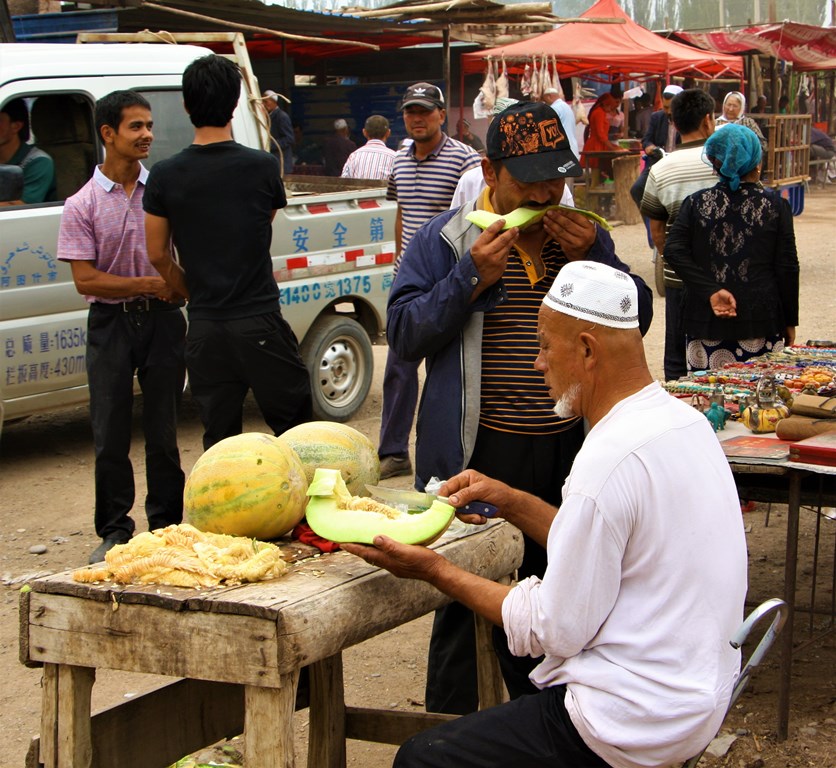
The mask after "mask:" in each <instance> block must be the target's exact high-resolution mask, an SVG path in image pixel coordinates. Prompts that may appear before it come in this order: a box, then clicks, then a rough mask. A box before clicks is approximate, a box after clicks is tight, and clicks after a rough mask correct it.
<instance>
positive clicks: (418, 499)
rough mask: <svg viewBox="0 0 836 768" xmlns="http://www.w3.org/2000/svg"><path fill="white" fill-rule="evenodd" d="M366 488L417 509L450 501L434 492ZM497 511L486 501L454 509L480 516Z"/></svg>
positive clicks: (490, 514) (494, 514) (383, 498)
mask: <svg viewBox="0 0 836 768" xmlns="http://www.w3.org/2000/svg"><path fill="white" fill-rule="evenodd" d="M366 490H367V491H368V492H369V493H371V494H372V495H373V496H377V498H379V499H381V500H383V501H390V502H393V503H395V504H405V505H406V506H407V507H417V508H418V509H429V507H431V506H432V503H433V502H434V501H435V500H436V499H438V500H439V501H442V502H444V503H445V504H449V503H450V502H449V501H448V500H447V497H446V496H436V495H435V494H434V493H422V492H421V491H401V490H398V489H397V488H386V487H385V486H383V485H367V486H366ZM451 506H452V505H451ZM498 511H499V510H498V509H497V508H496V507H495V506H494V505H493V504H488V502H487V501H471V502H470V504H466V505H465V506H463V507H459V508H458V509H457V510H456V512H458V513H459V514H467V515H482V517H495V516H496V513H497V512H498Z"/></svg>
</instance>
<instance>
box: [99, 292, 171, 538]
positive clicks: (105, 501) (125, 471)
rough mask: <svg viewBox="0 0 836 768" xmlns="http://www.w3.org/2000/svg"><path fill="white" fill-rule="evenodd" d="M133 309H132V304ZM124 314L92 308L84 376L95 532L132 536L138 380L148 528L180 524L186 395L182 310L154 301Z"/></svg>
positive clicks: (118, 306)
mask: <svg viewBox="0 0 836 768" xmlns="http://www.w3.org/2000/svg"><path fill="white" fill-rule="evenodd" d="M128 306H130V305H128ZM137 306H138V305H137V304H136V303H134V306H133V308H131V309H130V310H128V311H125V308H124V306H123V305H122V304H115V305H107V304H100V303H94V304H91V305H90V312H89V314H88V318H87V378H88V384H89V387H90V419H91V422H92V427H93V441H94V444H95V455H96V466H95V482H96V506H95V523H96V533H97V534H98V535H99V536H100V537H101V538H105V537H107V536H120V535H121V536H124V538H125V539H128V538H130V536H131V534H132V533H133V531H134V528H135V525H134V521H133V520H132V519H131V518H130V517H129V514H128V513H129V512H130V511H131V508H132V507H133V504H134V495H135V486H134V473H133V467H132V466H131V460H130V456H129V454H130V448H131V421H132V417H133V386H134V374H136V376H137V380H138V381H139V386H140V389H141V390H142V395H143V403H142V429H143V433H144V436H145V474H146V480H147V485H148V495H147V496H146V497H145V513H146V516H147V518H148V527H149V528H150V529H152V530H153V529H154V528H162V527H165V526H166V525H173V524H176V523H179V522H181V521H182V519H183V484H184V475H183V470H182V469H181V468H180V453H179V451H178V449H177V410H178V407H179V404H180V398H181V396H182V393H183V385H184V380H185V365H184V362H183V347H184V340H185V336H186V320H185V318H184V317H183V314H182V313H181V312H180V310H179V309H178V308H177V307H173V306H168V305H163V304H162V302H154V303H153V308H150V309H149V308H148V305H143V308H142V309H137V308H136V307H137Z"/></svg>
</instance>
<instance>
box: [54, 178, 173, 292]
mask: <svg viewBox="0 0 836 768" xmlns="http://www.w3.org/2000/svg"><path fill="white" fill-rule="evenodd" d="M147 179H148V171H147V169H146V168H145V167H144V166H142V167H141V170H140V172H139V179H138V180H137V183H136V186H135V187H134V191H133V194H132V195H131V197H128V196H127V195H126V194H125V188H124V187H123V186H122V185H121V184H117V183H116V182H114V181H111V180H110V179H109V178H107V176H105V175H104V174H103V173H102V171H101V169H100V168H98V167H97V168H96V170H95V171H93V178H92V179H90V181H88V182H87V183H86V184H85V185H84V186H83V187H82V188H81V189H80V190H79V191H78V192H76V193H75V194H74V195H73V196H72V197H68V198H67V200H66V202H65V203H64V213H63V214H62V216H61V229H60V232H59V234H58V259H59V260H60V261H92V262H93V263H94V266H95V268H96V269H98V270H99V271H100V272H107V273H108V274H111V275H119V276H120V277H148V276H156V275H157V274H158V273H157V270H155V269H154V267H152V266H151V262H149V261H148V252H147V249H146V247H145V214H144V212H143V210H142V195H143V193H144V192H145V182H146V180H147ZM84 298H86V299H87V301H88V302H91V303H92V302H94V301H97V302H102V303H104V304H118V303H120V302H122V301H129V300H131V299H135V298H141V297H138V296H123V297H120V298H101V297H98V296H85V297H84Z"/></svg>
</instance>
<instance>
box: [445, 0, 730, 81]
mask: <svg viewBox="0 0 836 768" xmlns="http://www.w3.org/2000/svg"><path fill="white" fill-rule="evenodd" d="M581 17H583V18H604V19H606V18H622V19H624V20H625V21H624V23H623V24H571V23H570V24H562V25H560V26H559V27H557V28H555V29H553V30H552V31H551V32H546V33H545V34H542V35H538V36H537V37H533V38H530V39H529V40H523V41H521V42H519V43H513V44H511V45H505V46H500V47H499V48H491V49H489V50H484V51H477V52H476V53H466V54H464V55H463V56H462V67H463V70H464V72H465V73H466V74H467V73H473V72H480V71H482V70H484V68H485V59H487V58H488V57H489V56H490V57H492V58H494V59H500V58H502V57H503V56H504V57H505V61H506V63H507V65H508V69H509V71H510V72H514V73H517V74H518V73H520V72H522V71H523V69H524V67H525V63H526V62H527V61H530V60H531V58H532V57H533V56H541V55H542V54H547V55H549V56H552V55H554V56H556V57H557V70H558V72H559V73H560V76H561V77H577V76H581V75H591V74H598V75H601V76H609V77H610V78H611V77H613V76H616V75H617V76H620V77H621V78H628V77H630V78H632V79H636V78H640V77H649V76H654V75H659V76H665V77H670V76H671V75H686V74H687V75H693V76H694V77H699V78H706V79H711V78H715V77H720V76H725V77H737V78H742V77H743V60H742V58H741V57H740V56H734V55H729V54H724V53H709V52H706V51H702V50H700V49H699V48H692V47H691V46H689V45H683V44H681V43H676V42H674V41H673V40H667V39H665V38H661V37H659V36H658V35H655V34H654V33H653V32H651V31H650V30H649V29H645V28H644V27H642V26H641V25H639V24H636V22H634V21H633V20H632V19H631V18H630V17H629V16H628V15H627V14H626V13H625V12H624V11H623V10H622V9H621V6H619V5H618V3H617V2H616V0H598V2H597V3H595V5H593V6H592V7H591V8H589V9H588V10H587V11H585V12H584V13H582V14H581Z"/></svg>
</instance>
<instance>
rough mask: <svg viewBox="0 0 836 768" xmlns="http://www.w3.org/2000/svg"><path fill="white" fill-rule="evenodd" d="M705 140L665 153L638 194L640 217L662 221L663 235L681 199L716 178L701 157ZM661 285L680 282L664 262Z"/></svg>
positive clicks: (669, 228) (709, 183)
mask: <svg viewBox="0 0 836 768" xmlns="http://www.w3.org/2000/svg"><path fill="white" fill-rule="evenodd" d="M704 144H705V139H701V140H700V141H689V142H688V143H687V144H681V145H680V146H679V148H678V149H677V150H675V151H674V152H671V153H670V154H668V155H665V156H664V157H663V158H662V159H661V160H660V161H659V162H658V163H656V164H655V165H654V166H653V167H652V168H651V169H650V174H649V175H648V177H647V186H645V188H644V195H643V196H642V204H641V212H642V215H643V216H647V217H648V218H650V219H655V220H656V221H664V222H665V223H666V225H665V234H668V233H670V231H671V227H672V226H673V223H674V222H675V221H676V217H677V215H678V214H679V209H680V207H681V206H682V202H683V201H684V200H685V198H686V197H688V195H691V194H693V193H694V192H699V191H700V190H701V189H706V188H707V187H713V186H714V185H715V184H716V183H717V181H718V178H717V174H716V173H714V169H713V168H712V167H711V166H710V165H709V164H708V163H706V162H704V161H703V159H702V152H703V145H704ZM665 285H669V286H671V287H672V288H682V287H683V284H682V281H681V280H680V279H679V278H678V277H677V275H676V272H674V271H673V269H671V267H669V266H668V263H667V262H665Z"/></svg>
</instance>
